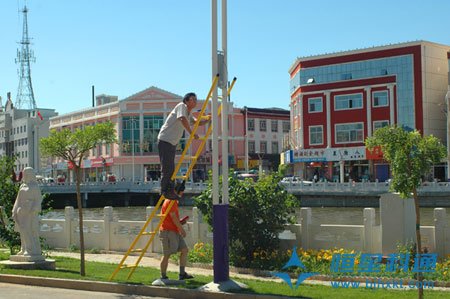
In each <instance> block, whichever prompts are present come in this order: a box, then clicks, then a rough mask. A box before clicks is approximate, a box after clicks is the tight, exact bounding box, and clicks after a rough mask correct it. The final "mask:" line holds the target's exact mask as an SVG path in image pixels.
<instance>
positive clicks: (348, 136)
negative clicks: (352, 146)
mask: <svg viewBox="0 0 450 299" xmlns="http://www.w3.org/2000/svg"><path fill="white" fill-rule="evenodd" d="M335 129H336V143H357V142H363V141H364V132H363V130H364V126H363V123H350V124H339V125H335Z"/></svg>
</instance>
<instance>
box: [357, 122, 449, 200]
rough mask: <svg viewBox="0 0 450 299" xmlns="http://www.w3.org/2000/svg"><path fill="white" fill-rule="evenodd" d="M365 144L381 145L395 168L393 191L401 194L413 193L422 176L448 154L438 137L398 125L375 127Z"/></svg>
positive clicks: (402, 195) (393, 172) (404, 196)
mask: <svg viewBox="0 0 450 299" xmlns="http://www.w3.org/2000/svg"><path fill="white" fill-rule="evenodd" d="M366 146H367V148H368V149H369V150H373V149H374V148H375V147H377V146H379V147H381V151H382V152H383V157H384V159H385V160H386V161H387V162H389V164H390V167H391V171H392V183H391V186H390V188H391V191H396V192H399V194H400V196H401V197H402V198H408V197H411V196H412V193H413V191H414V190H416V189H417V187H419V186H420V183H421V179H422V176H423V175H425V174H427V173H429V172H430V170H431V167H432V166H433V165H435V164H437V163H439V162H441V160H442V159H443V158H445V157H446V156H447V150H446V148H445V147H444V146H443V145H442V144H441V142H440V141H439V139H437V138H436V137H434V136H432V135H430V136H424V137H422V136H421V135H420V132H419V131H417V130H414V131H406V130H405V129H403V128H401V127H398V126H388V127H384V128H381V129H378V130H376V131H375V133H374V135H373V136H372V137H369V138H367V139H366Z"/></svg>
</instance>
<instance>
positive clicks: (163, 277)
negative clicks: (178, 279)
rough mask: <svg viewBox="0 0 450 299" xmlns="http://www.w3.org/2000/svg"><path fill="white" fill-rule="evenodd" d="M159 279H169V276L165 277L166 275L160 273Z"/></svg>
mask: <svg viewBox="0 0 450 299" xmlns="http://www.w3.org/2000/svg"><path fill="white" fill-rule="evenodd" d="M161 279H169V277H167V275H164V276H163V275H161Z"/></svg>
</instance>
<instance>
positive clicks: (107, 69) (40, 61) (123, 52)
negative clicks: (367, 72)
mask: <svg viewBox="0 0 450 299" xmlns="http://www.w3.org/2000/svg"><path fill="white" fill-rule="evenodd" d="M219 3H220V2H219ZM24 4H25V1H24V0H2V1H1V2H0V12H1V15H0V37H1V44H0V95H1V96H2V98H3V103H4V102H5V99H6V93H7V92H8V91H11V92H12V96H13V100H14V101H15V98H16V95H17V88H18V76H17V65H16V64H15V61H14V60H15V58H16V49H18V48H19V44H17V42H18V41H20V39H21V36H22V14H21V13H19V12H18V10H19V8H22V7H23V5H24ZM26 4H27V6H28V8H29V14H28V24H29V36H30V37H32V38H33V40H32V41H33V45H32V49H33V51H34V53H35V56H36V63H34V64H33V65H32V70H31V72H32V82H33V88H34V93H35V98H36V102H37V105H38V107H41V108H53V109H56V111H57V112H59V113H60V114H63V113H67V112H71V111H75V110H80V109H84V108H87V107H89V106H90V105H91V86H92V85H95V93H96V95H98V94H102V93H104V94H109V95H117V96H118V97H119V99H123V98H126V97H128V96H130V95H132V94H134V93H136V92H139V91H142V90H144V89H146V88H148V87H150V86H156V87H159V88H162V89H165V90H167V91H170V92H173V93H175V94H178V95H181V96H182V95H184V94H185V93H187V92H189V91H194V92H196V93H197V94H198V96H199V98H202V99H204V98H205V97H206V95H207V92H208V89H209V87H210V82H211V77H212V75H211V1H209V0H189V1H186V0H109V1H107V0H76V1H75V0H72V1H69V0H28V1H26ZM449 14H450V1H449V0H428V1H424V0H377V1H373V0H372V1H369V0H360V1H357V0H340V1H337V0H314V1H312V0H259V1H257V0H228V71H229V76H230V77H234V76H236V77H237V78H238V82H237V83H236V85H235V88H234V90H233V93H232V101H233V102H234V103H235V105H236V106H238V107H243V106H249V107H259V108H266V107H280V108H285V109H288V107H289V99H290V97H289V74H288V69H289V67H290V66H291V65H292V63H293V62H294V61H295V59H296V58H297V57H302V56H308V55H318V54H324V53H330V52H337V51H345V50H352V49H357V48H365V47H371V46H380V45H386V44H391V43H399V42H407V41H415V40H427V41H431V42H436V43H442V44H447V45H450V26H449Z"/></svg>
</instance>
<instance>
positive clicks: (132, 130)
mask: <svg viewBox="0 0 450 299" xmlns="http://www.w3.org/2000/svg"><path fill="white" fill-rule="evenodd" d="M139 133H140V128H139V117H137V116H134V117H133V116H124V117H123V118H122V152H123V153H128V154H132V153H133V152H134V154H136V153H139V152H140V146H139V140H140V136H139ZM133 150H134V151H133ZM94 156H97V154H96V153H95V154H94Z"/></svg>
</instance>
